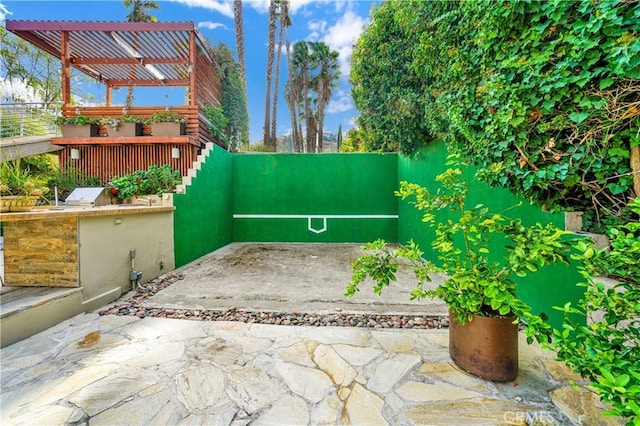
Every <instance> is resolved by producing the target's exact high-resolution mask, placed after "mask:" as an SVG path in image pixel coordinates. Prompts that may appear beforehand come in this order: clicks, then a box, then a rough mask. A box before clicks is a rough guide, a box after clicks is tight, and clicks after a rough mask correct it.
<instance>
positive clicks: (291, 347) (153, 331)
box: [0, 244, 620, 426]
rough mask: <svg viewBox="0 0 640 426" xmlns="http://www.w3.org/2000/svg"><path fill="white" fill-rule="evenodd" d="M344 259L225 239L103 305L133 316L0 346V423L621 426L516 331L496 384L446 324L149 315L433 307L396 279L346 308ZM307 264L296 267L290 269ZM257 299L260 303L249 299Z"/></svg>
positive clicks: (432, 310)
mask: <svg viewBox="0 0 640 426" xmlns="http://www.w3.org/2000/svg"><path fill="white" fill-rule="evenodd" d="M357 253H359V249H358V247H357V246H356V247H351V248H348V247H347V248H346V250H345V246H342V247H339V246H330V245H322V246H320V245H293V246H291V245H287V246H282V245H278V246H274V245H270V246H268V245H252V246H247V245H237V244H235V245H230V246H227V247H225V248H224V249H221V250H220V251H218V252H214V253H212V254H210V255H207V256H205V257H203V258H201V259H198V260H197V261H194V262H192V263H191V264H189V265H185V266H184V267H182V268H179V269H177V270H176V271H172V273H171V274H178V275H180V279H179V280H176V281H175V282H173V283H171V284H170V285H169V286H168V287H166V288H163V289H161V290H160V291H158V292H153V296H151V297H150V298H148V299H144V300H143V301H142V302H140V303H138V305H135V303H131V302H130V301H131V299H132V297H133V296H132V295H131V294H128V295H125V296H124V297H123V298H122V299H121V300H119V301H116V302H115V303H114V304H112V305H110V306H108V307H106V308H105V309H104V310H101V311H102V312H119V313H122V311H127V312H128V311H129V310H131V312H132V313H129V315H111V314H109V315H99V314H98V313H97V312H94V313H88V314H81V315H77V316H75V317H73V318H71V319H69V320H67V321H64V322H62V323H60V324H58V325H57V326H55V327H52V328H50V329H48V330H46V331H44V332H42V333H39V334H37V335H35V336H32V337H30V338H28V339H25V340H23V341H21V342H18V343H15V344H13V345H10V346H8V347H5V348H2V349H1V351H0V358H1V359H0V368H1V370H0V372H1V376H0V384H1V393H0V422H1V424H2V425H3V426H6V425H85V424H90V425H103V424H104V425H167V424H171V425H248V424H251V425H279V426H286V425H308V424H310V425H336V424H352V425H589V426H590V425H605V424H619V423H620V422H619V419H615V418H611V417H602V416H601V411H602V410H603V407H602V405H601V404H600V402H599V400H598V398H597V397H596V395H595V394H593V393H592V392H591V391H589V390H588V388H587V387H586V383H585V382H583V381H581V378H580V377H578V376H574V375H573V374H571V373H570V372H569V371H568V370H567V369H566V368H565V367H564V366H563V365H562V364H560V363H558V362H556V361H554V355H555V354H554V353H552V352H550V351H546V350H542V349H541V348H540V347H539V346H537V345H526V339H525V338H524V336H521V338H520V372H519V375H518V377H517V378H516V380H514V381H512V382H506V383H495V382H491V381H486V380H482V379H479V378H476V377H474V376H471V375H468V374H466V373H465V372H463V371H461V370H460V369H458V368H457V367H456V366H455V365H454V364H453V363H452V362H451V360H450V358H449V354H448V330H447V329H446V328H440V329H437V328H436V329H418V328H386V329H385V328H382V327H381V328H367V327H340V326H331V325H327V323H326V322H325V323H324V324H325V325H326V326H318V325H320V324H321V321H318V322H316V323H315V325H310V324H309V323H305V322H301V323H299V324H302V325H297V326H294V325H271V324H264V323H260V324H259V323H247V322H242V321H226V318H222V319H225V320H222V321H220V320H219V321H203V320H202V319H203V318H202V314H200V316H195V314H194V316H190V317H189V318H190V319H179V318H162V317H158V316H148V314H149V313H150V312H156V311H159V312H161V314H162V315H165V314H166V313H167V312H168V311H169V310H170V309H172V310H175V309H191V310H194V309H198V310H201V309H204V310H207V309H222V310H224V309H229V308H230V307H233V308H237V309H248V310H253V311H256V310H257V311H264V310H270V309H276V310H278V311H279V312H293V310H297V309H301V310H302V311H303V312H314V313H324V314H328V315H331V312H347V311H351V312H361V313H362V312H373V313H376V314H385V313H390V312H395V313H398V312H400V313H403V314H404V315H407V316H409V317H411V316H412V315H418V313H422V314H441V313H445V312H446V307H445V306H443V305H442V304H439V303H432V304H427V305H422V307H421V306H420V305H419V304H410V303H407V300H408V297H407V295H408V293H409V291H410V289H411V287H412V284H411V283H410V282H409V281H406V280H404V281H403V280H401V281H400V282H399V283H397V284H398V286H399V287H396V291H395V292H387V293H386V294H385V295H384V297H382V298H380V297H379V296H372V295H370V294H368V293H366V292H364V291H363V292H361V294H359V295H358V296H357V297H356V298H354V300H350V301H345V300H344V298H343V296H342V294H343V292H344V288H345V284H346V282H348V276H349V268H348V264H349V261H350V260H352V258H353V256H354V255H356V256H357ZM304 265H307V266H308V269H306V270H303V266H304ZM233 268H236V269H233ZM291 271H295V274H292V273H291ZM296 274H297V275H296ZM173 276H174V278H175V275H173ZM409 278H410V277H409ZM294 286H295V287H294ZM292 288H294V289H296V291H292ZM265 289H268V294H269V295H270V297H262V296H261V295H263V294H265ZM123 302H124V303H123ZM136 303H137V302H136ZM134 305H135V306H137V309H138V310H137V311H136V310H135V309H132V308H133V307H134ZM118 306H125V307H124V308H118ZM425 306H427V307H428V309H426V310H427V311H428V312H425ZM141 313H142V314H141ZM136 315H139V316H136ZM140 316H141V317H140ZM218 319H220V318H218ZM417 322H418V321H416V323H417ZM573 380H575V381H576V382H577V383H578V384H579V386H578V387H577V388H574V387H573V386H572V385H571V382H572V381H573Z"/></svg>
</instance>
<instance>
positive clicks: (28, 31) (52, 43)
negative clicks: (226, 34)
mask: <svg viewBox="0 0 640 426" xmlns="http://www.w3.org/2000/svg"><path fill="white" fill-rule="evenodd" d="M6 28H7V30H9V31H11V32H13V33H15V34H16V35H18V36H19V37H21V38H23V39H25V40H27V41H28V42H30V43H31V44H33V45H35V46H37V47H39V48H40V49H42V50H44V51H46V52H48V53H50V54H51V55H53V56H55V57H57V58H60V59H61V60H62V62H63V65H64V64H65V58H66V55H67V51H66V50H67V49H68V62H67V63H68V65H69V66H71V67H74V68H76V69H78V70H80V71H81V72H83V73H85V74H87V75H89V76H90V77H92V78H94V79H96V80H98V81H100V82H102V83H104V84H105V85H107V86H108V87H122V86H164V85H166V86H189V83H190V74H191V73H192V70H193V67H194V64H195V58H196V55H198V56H199V55H204V56H205V58H206V59H207V61H208V62H210V63H211V64H212V65H213V64H214V59H213V57H212V56H211V55H210V53H209V52H208V50H207V48H206V43H205V42H204V41H203V40H202V38H201V37H200V35H199V33H198V31H197V28H196V26H195V24H194V23H193V22H85V21H81V22H80V21H17V20H7V21H6Z"/></svg>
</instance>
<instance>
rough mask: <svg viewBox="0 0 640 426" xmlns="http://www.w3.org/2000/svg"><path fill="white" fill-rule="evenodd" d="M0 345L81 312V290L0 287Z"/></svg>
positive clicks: (76, 288) (12, 341) (27, 335)
mask: <svg viewBox="0 0 640 426" xmlns="http://www.w3.org/2000/svg"><path fill="white" fill-rule="evenodd" d="M0 289H1V291H0V336H1V338H0V346H2V347H4V346H7V345H10V344H12V343H15V342H17V341H19V340H22V339H24V338H26V337H29V336H32V335H34V334H36V333H39V332H41V331H43V330H46V329H47V328H49V327H52V326H54V325H56V324H58V323H59V322H61V321H64V320H66V319H68V318H71V317H72V316H74V315H77V314H78V313H80V312H81V311H82V309H81V308H82V288H80V287H74V288H54V287H13V286H3V287H1V288H0Z"/></svg>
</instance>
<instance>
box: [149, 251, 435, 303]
mask: <svg viewBox="0 0 640 426" xmlns="http://www.w3.org/2000/svg"><path fill="white" fill-rule="evenodd" d="M361 246H362V244H275V243H269V244H266V243H257V244H256V243H233V244H229V245H228V246H225V247H223V248H221V249H220V250H217V251H215V252H212V253H210V254H208V255H206V256H203V257H202V258H200V259H197V260H195V261H194V262H191V263H189V264H187V265H185V266H183V267H181V268H178V269H176V270H175V271H174V273H176V274H180V275H182V276H183V277H184V278H183V279H181V280H179V281H177V282H175V283H173V284H172V285H171V286H169V287H167V288H165V289H163V290H161V291H159V292H158V293H157V294H156V295H154V296H153V297H151V298H149V299H148V300H146V301H145V302H144V306H146V307H164V308H172V309H214V310H228V309H232V308H236V309H238V310H251V311H283V312H312V313H316V314H326V313H333V312H343V313H374V314H418V315H444V314H446V313H447V308H446V305H445V304H444V303H443V302H442V301H440V300H429V299H423V300H414V301H412V300H410V298H411V297H410V293H411V290H413V289H414V288H415V282H416V281H415V278H414V277H413V274H412V273H411V272H410V271H406V270H400V271H398V273H397V281H396V282H394V283H392V284H391V287H390V288H388V289H385V290H384V291H383V293H382V295H381V296H379V295H377V294H375V293H374V292H373V290H372V285H373V281H370V280H368V281H366V282H365V283H364V284H363V285H362V286H361V291H360V292H359V293H358V294H357V295H356V296H354V297H353V298H346V297H345V296H344V292H345V289H346V286H347V284H348V283H349V281H350V279H351V268H350V265H351V262H353V261H354V260H355V259H357V258H358V257H359V256H360V255H362V250H361V248H360V247H361ZM442 280H443V277H441V276H434V277H433V282H432V283H431V285H432V286H436V285H437V284H439V283H440V282H442Z"/></svg>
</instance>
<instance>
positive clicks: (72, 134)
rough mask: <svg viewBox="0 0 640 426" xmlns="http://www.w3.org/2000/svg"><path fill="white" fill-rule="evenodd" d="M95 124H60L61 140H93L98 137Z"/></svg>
mask: <svg viewBox="0 0 640 426" xmlns="http://www.w3.org/2000/svg"><path fill="white" fill-rule="evenodd" d="M98 128H99V127H98V125H97V124H83V125H76V124H61V125H60V131H61V132H62V137H63V138H95V137H98Z"/></svg>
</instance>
